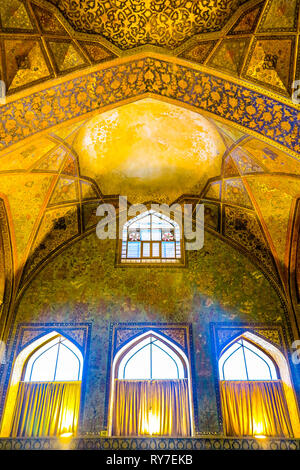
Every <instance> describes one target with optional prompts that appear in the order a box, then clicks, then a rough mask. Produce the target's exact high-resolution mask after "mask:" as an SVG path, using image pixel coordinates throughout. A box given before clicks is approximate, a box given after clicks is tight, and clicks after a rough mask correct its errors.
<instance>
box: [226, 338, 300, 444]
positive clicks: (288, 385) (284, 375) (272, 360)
mask: <svg viewBox="0 0 300 470" xmlns="http://www.w3.org/2000/svg"><path fill="white" fill-rule="evenodd" d="M243 345H244V346H245V345H246V347H247V346H248V345H249V346H250V349H251V350H252V351H253V352H255V353H258V355H259V359H260V360H263V361H265V363H267V364H268V366H269V367H270V370H269V374H270V375H269V377H267V376H265V377H260V376H259V374H260V373H261V371H255V370H254V369H253V372H252V377H253V378H252V377H251V376H250V377H249V375H248V374H247V373H245V372H243V371H242V372H241V375H240V377H238V376H237V375H238V374H236V376H235V378H232V377H234V375H235V373H236V372H235V371H233V370H231V372H230V374H231V375H230V376H229V380H228V379H227V378H226V376H225V377H224V369H223V365H224V362H225V361H226V359H227V357H229V355H230V354H231V357H233V355H234V354H235V353H236V351H238V348H242V347H243ZM245 361H247V358H246V360H245ZM218 365H219V379H220V381H221V384H222V381H223V382H224V381H226V380H228V381H239V382H241V381H245V382H249V381H250V382H253V383H255V382H265V381H266V382H269V383H270V382H272V381H273V382H274V381H277V382H278V383H280V386H282V389H283V394H284V401H285V402H286V405H287V410H288V415H289V420H290V422H291V427H292V432H293V435H294V437H299V436H300V424H299V423H300V421H299V408H298V404H297V400H296V396H295V392H294V387H293V384H292V381H291V373H290V368H289V364H288V361H287V359H286V358H285V356H284V354H283V353H282V352H281V351H280V349H279V348H277V347H276V346H275V345H274V344H272V343H270V342H269V341H267V340H266V339H265V338H262V337H261V336H258V335H256V334H255V333H253V332H251V331H245V332H244V333H242V334H241V335H239V336H238V337H236V338H234V339H233V340H232V341H230V342H229V343H228V344H227V345H226V346H225V347H224V348H223V350H222V351H221V354H220V357H219V363H218ZM272 366H273V367H272ZM246 367H247V366H246ZM266 370H267V368H265V372H266ZM222 372H223V375H222Z"/></svg>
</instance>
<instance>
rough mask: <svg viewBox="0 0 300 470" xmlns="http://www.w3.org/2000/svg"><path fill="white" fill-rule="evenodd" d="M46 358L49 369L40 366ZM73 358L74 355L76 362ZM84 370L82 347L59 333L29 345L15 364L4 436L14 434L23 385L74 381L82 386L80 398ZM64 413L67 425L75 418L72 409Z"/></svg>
mask: <svg viewBox="0 0 300 470" xmlns="http://www.w3.org/2000/svg"><path fill="white" fill-rule="evenodd" d="M61 348H66V350H67V351H68V353H67V356H66V355H65V354H64V352H63V353H61V350H62V349H61ZM49 351H51V352H52V353H54V354H52V355H51V356H50V357H49V356H48V355H47V353H48V352H49ZM43 355H46V357H45V359H46V364H47V367H45V363H44V364H41V363H39V361H40V359H41V358H42V357H43ZM72 356H74V359H73V358H72ZM66 357H67V361H66ZM72 359H73V361H72ZM68 361H69V363H68ZM70 361H71V362H72V364H71V365H74V363H75V364H76V362H77V369H76V370H75V373H73V371H68V370H67V367H68V366H69V365H70ZM82 369H83V357H82V353H81V351H80V350H79V348H78V347H77V346H76V345H75V344H74V343H73V342H72V341H70V340H69V339H68V338H66V337H64V336H63V335H62V334H61V333H58V332H57V331H55V330H53V331H51V332H50V333H47V334H44V335H42V336H40V337H38V338H37V339H36V340H35V341H33V342H31V343H30V344H28V345H27V346H25V348H23V349H22V350H21V352H20V353H19V354H18V356H17V357H16V358H15V361H14V363H13V367H12V373H11V377H10V384H9V388H8V392H7V396H6V401H5V407H4V413H3V419H2V425H1V434H0V436H1V437H8V436H10V434H11V430H12V425H13V421H14V417H15V416H14V415H15V410H16V406H17V401H18V397H19V392H20V386H21V385H22V384H33V385H34V384H55V383H70V381H71V382H73V383H74V384H75V383H76V384H78V385H79V387H77V388H79V393H78V390H77V397H78V395H80V385H81V378H82ZM77 401H78V398H77ZM76 407H77V404H76ZM63 414H64V416H65V418H64V423H66V420H72V419H73V417H72V413H71V412H70V410H68V411H67V410H63ZM76 424H77V423H76Z"/></svg>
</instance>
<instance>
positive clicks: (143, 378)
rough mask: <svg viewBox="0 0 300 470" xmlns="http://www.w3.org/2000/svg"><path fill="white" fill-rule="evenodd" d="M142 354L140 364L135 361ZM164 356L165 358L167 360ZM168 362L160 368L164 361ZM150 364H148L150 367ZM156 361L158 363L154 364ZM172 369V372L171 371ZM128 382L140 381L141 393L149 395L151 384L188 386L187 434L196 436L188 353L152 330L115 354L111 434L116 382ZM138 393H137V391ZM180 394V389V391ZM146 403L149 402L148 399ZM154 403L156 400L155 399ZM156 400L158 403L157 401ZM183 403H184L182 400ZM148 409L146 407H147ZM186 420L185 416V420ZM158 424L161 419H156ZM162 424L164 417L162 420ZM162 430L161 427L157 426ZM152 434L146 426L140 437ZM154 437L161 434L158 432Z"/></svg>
mask: <svg viewBox="0 0 300 470" xmlns="http://www.w3.org/2000/svg"><path fill="white" fill-rule="evenodd" d="M156 348H157V351H158V354H157V356H155V357H154V354H155V353H153V351H155V349H156ZM141 352H143V353H142V357H141V358H140V359H141V361H139V360H137V361H136V358H137V357H138V355H139V354H140V353H141ZM164 356H165V357H164ZM131 361H134V362H135V363H134V364H133V367H132V369H131V370H130V371H128V369H127V367H128V364H129V363H130V362H131ZM163 361H166V362H165V364H164V366H163V367H162V368H161V367H160V366H161V365H162V362H163ZM147 362H148V364H147ZM155 362H156V364H155ZM168 367H169V368H171V370H169V369H168ZM118 381H119V382H123V383H129V382H139V383H141V384H144V385H145V386H143V388H142V390H143V392H144V393H145V394H146V395H147V394H148V391H147V387H148V385H149V384H150V386H151V383H152V384H154V383H164V384H166V383H168V382H169V383H171V382H172V383H173V385H174V384H175V385H174V386H175V387H176V384H179V385H180V384H183V383H184V385H185V386H186V392H187V394H186V398H187V400H186V403H187V409H186V413H187V414H188V417H187V422H188V423H189V424H188V427H189V430H188V433H189V434H188V435H191V434H193V409H192V387H191V367H190V363H189V360H188V357H187V356H186V354H185V352H184V351H183V350H182V349H181V347H179V346H178V345H177V344H176V343H175V342H173V341H172V340H171V339H170V338H167V337H166V336H163V335H161V334H159V333H158V332H156V331H154V330H152V329H150V330H148V331H146V332H144V333H142V334H140V335H138V336H137V337H135V338H133V339H131V340H130V341H128V342H127V343H126V344H125V345H124V346H123V347H122V348H121V349H119V351H117V353H116V354H115V356H114V358H113V362H112V371H111V383H110V404H109V428H108V432H109V435H114V429H113V418H114V413H116V411H115V403H116V398H117V393H118V392H117V391H116V388H115V385H116V383H117V382H118ZM135 393H136V391H135ZM177 393H178V394H180V390H179V389H178V391H177ZM145 400H147V399H145ZM152 401H153V398H152ZM155 401H156V402H157V400H156V398H155ZM183 401H184V400H183ZM146 408H147V405H146ZM155 408H156V414H159V413H160V409H159V408H160V405H159V404H158V403H156V404H155ZM143 413H144V415H149V414H151V407H150V408H149V409H146V410H144V411H143ZM148 419H149V423H150V417H149V416H147V418H146V421H147V423H148ZM183 419H184V417H183ZM156 421H158V419H157V418H156ZM160 421H162V418H160ZM149 427H150V425H149ZM158 428H161V426H158ZM149 433H150V434H151V432H150V431H149V428H148V424H147V426H145V427H144V429H143V430H142V431H141V435H145V434H149ZM154 434H158V435H159V434H160V432H158V431H157V432H155V433H154Z"/></svg>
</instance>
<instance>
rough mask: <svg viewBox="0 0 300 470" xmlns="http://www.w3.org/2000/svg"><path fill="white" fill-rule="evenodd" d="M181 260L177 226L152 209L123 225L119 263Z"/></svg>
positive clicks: (173, 261)
mask: <svg viewBox="0 0 300 470" xmlns="http://www.w3.org/2000/svg"><path fill="white" fill-rule="evenodd" d="M180 259H181V243H180V227H179V225H178V224H177V223H176V222H175V221H174V220H172V219H170V218H168V217H167V216H165V215H163V214H159V213H156V212H154V211H152V210H150V211H147V212H145V213H143V214H140V215H139V216H137V217H135V218H134V219H132V220H130V221H129V222H127V223H126V224H125V225H124V227H123V235H122V252H121V262H137V263H143V262H144V263H145V262H146V263H147V262H150V263H155V262H160V263H176V262H178V261H180Z"/></svg>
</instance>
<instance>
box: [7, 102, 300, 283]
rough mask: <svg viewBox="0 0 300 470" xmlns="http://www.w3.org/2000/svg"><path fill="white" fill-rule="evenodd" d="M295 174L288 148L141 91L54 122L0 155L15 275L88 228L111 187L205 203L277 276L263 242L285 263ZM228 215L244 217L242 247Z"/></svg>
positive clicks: (227, 232)
mask: <svg viewBox="0 0 300 470" xmlns="http://www.w3.org/2000/svg"><path fill="white" fill-rule="evenodd" d="M179 128H180V129H181V132H180V133H179V132H178V129H179ZM169 169H171V171H169ZM299 178H300V163H299V161H297V160H296V159H295V158H294V157H293V156H291V155H289V154H288V153H285V152H283V151H280V150H279V149H278V148H275V147H273V146H271V145H269V144H267V143H266V142H263V141H261V140H259V139H256V138H254V137H251V136H249V135H247V134H246V133H243V132H241V131H240V130H238V129H237V128H236V127H233V126H231V125H230V124H226V123H224V122H220V121H218V120H216V119H212V118H209V117H206V116H202V115H201V114H198V113H194V112H192V111H189V110H187V109H182V108H180V107H179V106H175V105H172V104H168V103H166V102H161V101H157V100H153V99H150V98H147V99H143V100H141V101H137V102H135V103H131V104H127V105H125V106H121V107H119V108H116V109H113V110H111V111H107V112H105V113H100V114H96V115H95V116H94V117H91V118H89V119H87V118H85V119H82V120H81V121H79V122H75V123H73V124H64V125H61V126H59V127H56V128H55V130H53V131H49V132H48V133H44V134H43V136H42V137H40V136H38V137H37V138H33V139H31V140H30V141H29V142H28V143H27V144H25V145H24V144H22V145H21V146H17V147H16V149H12V150H10V151H9V150H8V151H6V152H5V151H2V152H1V155H0V194H1V197H2V198H4V200H5V201H7V206H8V207H9V223H10V232H11V235H12V247H13V251H14V260H15V270H16V272H17V273H18V276H19V281H20V279H21V276H22V278H23V280H24V279H25V280H26V278H28V276H30V275H31V274H32V273H34V272H35V270H36V269H37V268H39V267H41V266H43V263H44V262H45V261H46V260H47V259H48V257H49V256H50V255H51V254H52V253H55V252H57V250H59V249H61V248H62V247H63V246H65V245H66V244H67V243H69V242H70V241H71V240H72V239H74V238H75V239H76V237H80V235H81V234H82V233H84V232H86V231H88V230H91V229H94V228H95V225H96V224H97V221H98V220H97V217H96V215H95V212H96V208H97V207H98V205H99V203H100V202H101V201H103V200H107V198H110V199H111V197H112V198H114V197H115V196H114V195H116V196H117V195H118V194H121V195H126V196H128V199H129V202H131V203H134V202H139V203H141V202H146V201H149V200H151V201H156V202H161V203H162V202H166V203H169V204H171V203H172V202H174V201H175V200H176V199H177V198H179V200H185V199H186V200H187V201H188V202H190V203H196V202H197V201H198V202H199V201H202V202H205V205H206V206H205V207H206V223H207V226H208V227H209V228H210V229H211V230H213V231H215V232H217V233H219V232H220V231H221V233H222V234H223V235H224V236H226V237H228V239H230V240H231V241H232V242H234V243H237V244H238V246H240V247H241V248H242V249H244V250H246V251H247V249H248V250H249V249H250V253H251V256H252V257H253V256H254V257H255V256H256V257H257V259H256V261H257V262H258V264H259V265H260V266H261V267H262V268H263V269H265V270H266V271H267V272H268V273H269V275H271V276H274V277H275V278H276V276H277V274H276V268H275V266H274V264H273V261H272V257H271V255H270V254H269V248H268V243H270V244H271V246H272V247H273V250H272V252H273V255H275V259H277V261H278V263H279V266H281V265H284V262H285V257H286V253H287V249H288V236H289V231H288V230H289V223H290V220H291V217H292V212H291V210H292V205H293V201H294V199H295V197H296V196H297V194H299V187H300V185H299ZM191 194H193V195H194V196H193V197H192V199H191V197H190V196H189V195H191ZM184 195H186V196H184ZM274 198H276V207H274ZM224 211H225V213H224ZM222 213H224V215H223V216H222V215H221V214H222ZM221 217H222V218H223V224H224V226H223V227H222V226H221V225H220V221H221ZM236 217H239V218H240V217H242V218H243V217H244V222H243V223H244V224H245V227H247V232H249V234H250V236H251V237H252V238H251V237H250V238H251V240H252V242H251V243H252V245H250V248H249V240H248V238H247V237H248V236H249V234H248V235H247V237H246V232H245V233H244V234H243V235H242V238H240V236H241V234H240V233H239V230H237V228H236V226H235V222H234V220H235V218H236ZM225 221H226V223H225ZM243 237H245V238H243ZM253 243H254V245H253ZM258 246H259V249H258V248H257V247H258ZM250 253H249V254H250Z"/></svg>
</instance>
